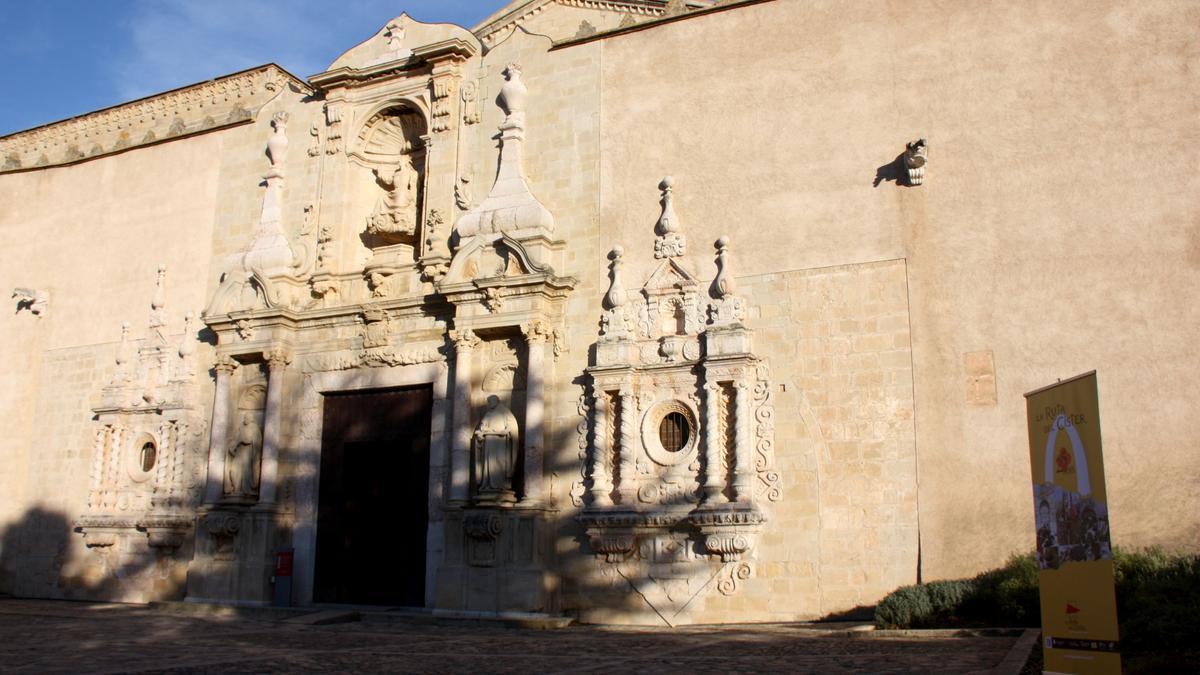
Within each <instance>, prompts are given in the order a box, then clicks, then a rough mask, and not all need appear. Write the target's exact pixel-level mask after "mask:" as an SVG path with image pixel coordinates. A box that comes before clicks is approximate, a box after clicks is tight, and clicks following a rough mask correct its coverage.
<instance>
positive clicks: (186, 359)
mask: <svg viewBox="0 0 1200 675" xmlns="http://www.w3.org/2000/svg"><path fill="white" fill-rule="evenodd" d="M195 320H196V315H195V314H194V313H193V312H188V313H187V314H184V315H183V337H182V338H180V340H179V374H178V376H177V379H181V380H190V379H191V378H192V377H194V376H195V375H196V332H195V329H194V328H193V327H192V324H193V323H194V322H195Z"/></svg>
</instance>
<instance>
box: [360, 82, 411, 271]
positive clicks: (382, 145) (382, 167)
mask: <svg viewBox="0 0 1200 675" xmlns="http://www.w3.org/2000/svg"><path fill="white" fill-rule="evenodd" d="M365 119H366V121H365V122H364V123H363V125H362V127H361V128H360V129H359V132H358V135H357V137H356V138H355V142H354V144H353V148H352V149H351V151H350V152H349V157H350V159H351V160H353V161H354V162H355V163H357V164H359V165H360V166H362V167H364V168H366V169H368V170H369V173H368V174H366V175H365V178H364V179H365V181H367V183H368V185H367V186H366V190H365V194H366V195H367V197H366V198H367V199H368V200H369V202H370V205H369V211H368V212H367V216H366V221H365V223H364V229H365V231H366V234H365V235H364V241H365V243H366V244H367V246H369V247H371V248H375V247H377V246H380V245H388V244H395V243H411V242H412V241H414V240H415V239H416V238H417V236H418V235H419V233H420V228H421V225H422V215H423V213H424V195H425V168H426V167H425V156H426V147H425V140H426V139H427V138H428V133H429V132H428V129H429V126H428V122H427V116H426V114H425V112H424V110H423V108H422V106H421V105H419V104H418V103H417V102H416V101H409V100H407V99H404V100H399V101H391V102H388V103H384V104H381V105H380V106H377V107H376V108H375V109H374V110H373V111H372V112H370V113H369V114H368V115H367V116H366V118H365Z"/></svg>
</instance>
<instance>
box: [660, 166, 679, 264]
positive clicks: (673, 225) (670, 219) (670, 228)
mask: <svg viewBox="0 0 1200 675" xmlns="http://www.w3.org/2000/svg"><path fill="white" fill-rule="evenodd" d="M674 188H675V179H674V178H672V177H670V176H665V177H664V178H663V179H662V180H661V181H660V182H659V183H658V189H659V190H661V191H662V200H661V202H660V203H661V204H662V214H661V215H659V217H658V223H657V224H656V225H655V228H654V232H655V234H657V235H658V237H657V238H656V239H655V241H654V257H655V258H676V257H678V256H681V255H684V254H685V253H686V252H687V239H686V238H685V237H684V236H683V234H682V233H681V232H680V231H679V217H678V216H676V215H675V206H674V204H673V197H672V195H671V192H672V190H673V189H674Z"/></svg>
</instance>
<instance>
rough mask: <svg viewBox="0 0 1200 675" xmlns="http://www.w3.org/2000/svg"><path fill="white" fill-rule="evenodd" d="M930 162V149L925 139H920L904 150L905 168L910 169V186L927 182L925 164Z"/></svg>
mask: <svg viewBox="0 0 1200 675" xmlns="http://www.w3.org/2000/svg"><path fill="white" fill-rule="evenodd" d="M927 161H929V147H928V145H927V144H926V142H925V139H924V138H919V139H917V140H915V141H913V142H911V143H909V144H907V146H906V147H905V149H904V168H905V169H908V184H909V185H920V184H922V183H924V182H925V162H927Z"/></svg>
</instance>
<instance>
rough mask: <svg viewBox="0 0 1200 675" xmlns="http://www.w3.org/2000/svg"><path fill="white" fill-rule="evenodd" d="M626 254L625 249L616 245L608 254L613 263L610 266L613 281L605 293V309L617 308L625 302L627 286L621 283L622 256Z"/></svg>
mask: <svg viewBox="0 0 1200 675" xmlns="http://www.w3.org/2000/svg"><path fill="white" fill-rule="evenodd" d="M624 255H625V249H624V248H622V247H620V246H614V247H613V249H612V251H611V252H609V254H608V258H609V260H611V261H612V264H611V265H610V266H609V269H610V273H609V276H610V279H611V281H610V283H609V285H608V292H607V293H605V294H604V304H605V309H617V308H618V307H620V306H621V305H623V304H625V286H624V285H623V284H622V283H621V257H622V256H624Z"/></svg>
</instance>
